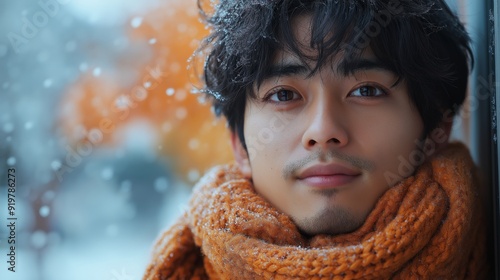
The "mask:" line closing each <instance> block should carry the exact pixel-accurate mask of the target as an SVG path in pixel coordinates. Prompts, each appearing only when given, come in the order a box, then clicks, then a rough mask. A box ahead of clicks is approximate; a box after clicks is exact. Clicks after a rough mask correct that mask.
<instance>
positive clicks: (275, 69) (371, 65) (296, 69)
mask: <svg viewBox="0 0 500 280" xmlns="http://www.w3.org/2000/svg"><path fill="white" fill-rule="evenodd" d="M367 70H382V71H387V72H391V73H393V74H394V75H396V76H399V75H397V73H396V72H395V71H394V70H393V69H391V68H389V67H388V66H386V65H384V64H382V63H381V62H380V61H378V60H373V59H365V58H360V59H353V60H344V61H342V62H341V63H339V65H338V66H337V69H336V70H335V72H336V73H341V74H342V75H343V76H349V75H355V74H356V73H358V72H361V71H367ZM311 71H312V69H311V68H310V67H308V66H307V65H304V64H300V63H295V62H293V63H283V64H277V65H271V67H270V68H269V70H268V71H266V72H265V73H264V75H263V78H262V81H266V80H269V79H272V78H278V77H290V76H306V75H309V74H311ZM398 82H399V79H398V80H397V81H396V83H395V84H394V85H392V86H395V85H396V84H398Z"/></svg>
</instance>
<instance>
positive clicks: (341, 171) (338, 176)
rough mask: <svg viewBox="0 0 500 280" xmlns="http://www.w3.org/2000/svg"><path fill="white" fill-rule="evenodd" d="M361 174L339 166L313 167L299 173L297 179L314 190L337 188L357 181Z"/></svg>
mask: <svg viewBox="0 0 500 280" xmlns="http://www.w3.org/2000/svg"><path fill="white" fill-rule="evenodd" d="M359 175H361V172H359V171H357V170H355V169H351V168H348V167H345V166H342V165H339V164H326V165H313V166H311V167H308V168H306V169H304V170H303V171H301V172H299V174H298V176H297V179H298V180H299V181H301V182H302V183H304V184H306V185H308V186H311V187H314V188H321V189H324V188H337V187H340V186H343V185H346V184H348V183H350V182H352V181H353V180H355V179H356V178H357V177H358V176H359Z"/></svg>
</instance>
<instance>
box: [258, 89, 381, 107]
mask: <svg viewBox="0 0 500 280" xmlns="http://www.w3.org/2000/svg"><path fill="white" fill-rule="evenodd" d="M362 88H370V90H376V91H379V92H380V93H379V94H378V95H368V96H367V95H359V96H353V92H355V91H358V90H360V89H362ZM282 91H286V92H288V93H292V94H293V95H294V96H295V95H297V96H299V97H300V94H298V93H296V92H295V91H293V90H291V89H287V88H284V87H278V88H274V89H272V90H270V91H269V92H268V93H267V94H266V96H264V98H263V99H262V100H263V101H265V102H273V103H288V102H292V101H294V100H297V99H291V100H285V101H281V100H271V98H272V97H273V96H276V94H278V93H280V92H282ZM387 95H388V90H386V89H385V88H384V87H381V86H379V85H373V84H363V85H360V86H358V87H356V88H355V89H353V90H351V91H350V92H349V94H348V95H347V96H348V97H361V98H376V97H383V96H387ZM292 98H293V96H292Z"/></svg>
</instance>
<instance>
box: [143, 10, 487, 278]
mask: <svg viewBox="0 0 500 280" xmlns="http://www.w3.org/2000/svg"><path fill="white" fill-rule="evenodd" d="M204 4H205V3H200V7H204ZM205 6H206V5H205ZM203 11H204V10H203V9H202V12H203ZM202 14H203V15H204V16H205V19H206V22H207V24H208V26H209V27H211V29H212V33H211V34H210V35H209V37H208V38H207V39H206V41H205V45H204V49H205V50H208V53H207V56H206V61H205V62H206V63H205V69H204V70H205V72H204V80H205V84H206V88H205V90H204V91H205V92H206V93H208V94H209V95H211V96H213V97H214V99H213V105H214V109H215V112H216V113H217V114H219V115H220V114H222V115H224V116H225V117H226V119H227V122H228V126H229V128H230V130H231V132H232V144H233V150H234V154H235V159H236V164H235V165H228V166H220V167H217V168H215V169H213V170H212V171H211V172H209V173H208V174H207V175H206V176H205V177H204V178H203V179H201V181H200V182H199V183H198V184H197V186H196V187H195V189H194V193H193V197H192V199H191V201H190V206H189V209H188V211H186V214H185V215H184V216H183V217H182V218H181V219H180V220H179V221H178V222H177V223H176V224H175V225H174V226H173V227H172V228H171V229H170V230H169V231H167V232H166V233H165V234H164V235H163V236H161V238H160V239H159V241H158V243H157V244H156V247H155V253H154V257H153V261H152V262H151V264H150V265H149V267H148V269H147V271H146V274H145V276H144V279H205V278H210V279H392V278H394V279H484V277H486V275H485V274H484V273H485V272H486V270H485V268H486V265H485V261H486V260H485V246H486V244H485V234H484V230H483V229H484V225H483V224H482V223H483V220H482V218H481V217H482V214H481V209H480V208H479V205H480V201H479V197H478V186H477V184H476V181H475V174H474V173H473V172H472V170H473V169H474V166H473V163H472V160H471V158H470V155H469V153H468V151H467V149H466V148H465V146H463V145H462V144H458V143H448V136H449V134H450V130H451V124H452V118H453V115H454V114H455V113H456V110H457V109H458V108H459V106H460V105H461V104H462V103H463V101H464V99H465V96H466V87H467V77H468V69H469V67H468V65H469V62H470V64H472V57H471V51H470V48H469V38H468V35H467V33H466V32H465V30H464V28H463V26H462V25H461V24H460V22H459V20H458V18H457V17H456V16H455V15H453V14H452V12H451V11H450V10H449V8H448V7H447V6H446V4H445V3H444V2H443V1H441V0H419V1H414V0H411V1H410V0H372V1H368V0H366V1H362V0H359V1H348V0H344V1H342V0H335V1H334V0H311V1H307V0H251V1H247V0H241V1H235V0H220V1H219V2H218V4H216V5H215V7H213V11H212V12H211V13H208V12H206V13H205V12H203V13H202Z"/></svg>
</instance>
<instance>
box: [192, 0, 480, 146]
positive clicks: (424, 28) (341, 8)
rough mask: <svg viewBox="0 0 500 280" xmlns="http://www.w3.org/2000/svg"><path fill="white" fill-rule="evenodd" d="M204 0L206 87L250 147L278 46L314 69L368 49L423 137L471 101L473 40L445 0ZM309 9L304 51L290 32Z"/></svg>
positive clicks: (217, 107)
mask: <svg viewBox="0 0 500 280" xmlns="http://www.w3.org/2000/svg"><path fill="white" fill-rule="evenodd" d="M198 6H199V10H200V13H201V16H202V18H203V20H204V22H205V24H206V25H207V26H208V27H209V28H210V30H211V32H210V34H209V35H208V36H207V37H206V38H205V39H204V41H203V43H202V45H201V47H200V49H199V50H198V52H205V53H206V56H205V64H204V69H203V70H204V73H203V81H204V88H202V92H204V93H206V94H208V95H209V96H211V97H213V99H212V104H213V108H214V111H215V113H216V115H218V116H220V115H224V116H225V117H226V120H227V123H228V126H229V128H230V129H231V130H232V131H233V132H236V133H237V134H238V136H239V138H240V140H241V142H242V144H243V146H244V147H246V146H245V140H244V136H243V123H244V112H245V105H246V100H247V98H255V92H254V88H255V86H259V85H260V83H261V82H262V80H263V77H265V75H266V71H267V70H268V69H269V68H270V67H269V66H270V65H271V63H272V62H273V58H274V56H275V55H276V53H277V52H278V51H280V50H285V49H286V50H289V51H291V52H292V53H293V54H295V55H296V56H297V57H298V58H299V59H301V60H304V61H305V60H308V61H313V62H314V63H315V67H314V68H313V69H312V70H311V73H310V74H311V75H312V74H314V72H316V71H318V70H319V69H321V68H322V67H324V66H325V65H328V63H330V62H331V60H330V58H331V57H333V56H335V55H337V54H338V53H340V52H342V61H343V62H347V61H348V60H351V59H354V58H356V57H358V56H359V55H360V54H361V52H362V51H363V50H364V49H366V48H370V49H371V50H372V52H373V53H374V55H375V57H376V58H377V59H378V60H379V61H380V63H382V65H384V67H386V68H387V69H390V70H391V71H393V72H394V73H396V75H397V76H398V77H399V80H400V81H402V80H404V81H405V83H406V85H407V87H408V94H409V97H410V100H411V101H412V103H413V105H414V106H415V107H416V108H417V110H418V111H419V113H420V116H421V118H422V120H423V123H424V134H425V135H428V133H430V131H432V130H433V129H434V128H436V127H437V126H438V124H439V123H440V122H441V121H442V120H443V119H444V118H443V116H444V114H445V112H446V113H450V112H451V115H454V114H455V113H456V111H457V110H458V109H459V108H460V106H461V105H462V103H463V102H464V100H465V97H466V90H467V80H468V75H469V65H470V66H471V67H472V64H473V57H472V51H471V49H470V45H469V44H470V38H469V36H468V34H467V32H466V31H465V28H464V26H463V25H462V24H461V22H460V21H459V19H458V17H457V16H456V15H455V14H453V12H452V11H451V10H450V8H449V7H448V6H447V5H446V3H445V2H444V0H219V1H218V2H217V3H215V4H214V3H213V1H211V2H210V3H208V4H207V3H206V2H205V1H203V0H198ZM304 14H306V15H310V16H311V24H312V29H311V34H310V47H311V48H312V49H314V50H315V51H316V55H315V56H314V57H310V56H308V55H306V54H305V53H304V52H302V51H301V49H300V48H299V46H298V42H297V40H296V38H294V36H293V32H292V26H291V21H292V19H293V18H294V17H296V16H298V15H304ZM345 71H346V72H347V73H348V72H349V69H345ZM448 115H449V114H448Z"/></svg>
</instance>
